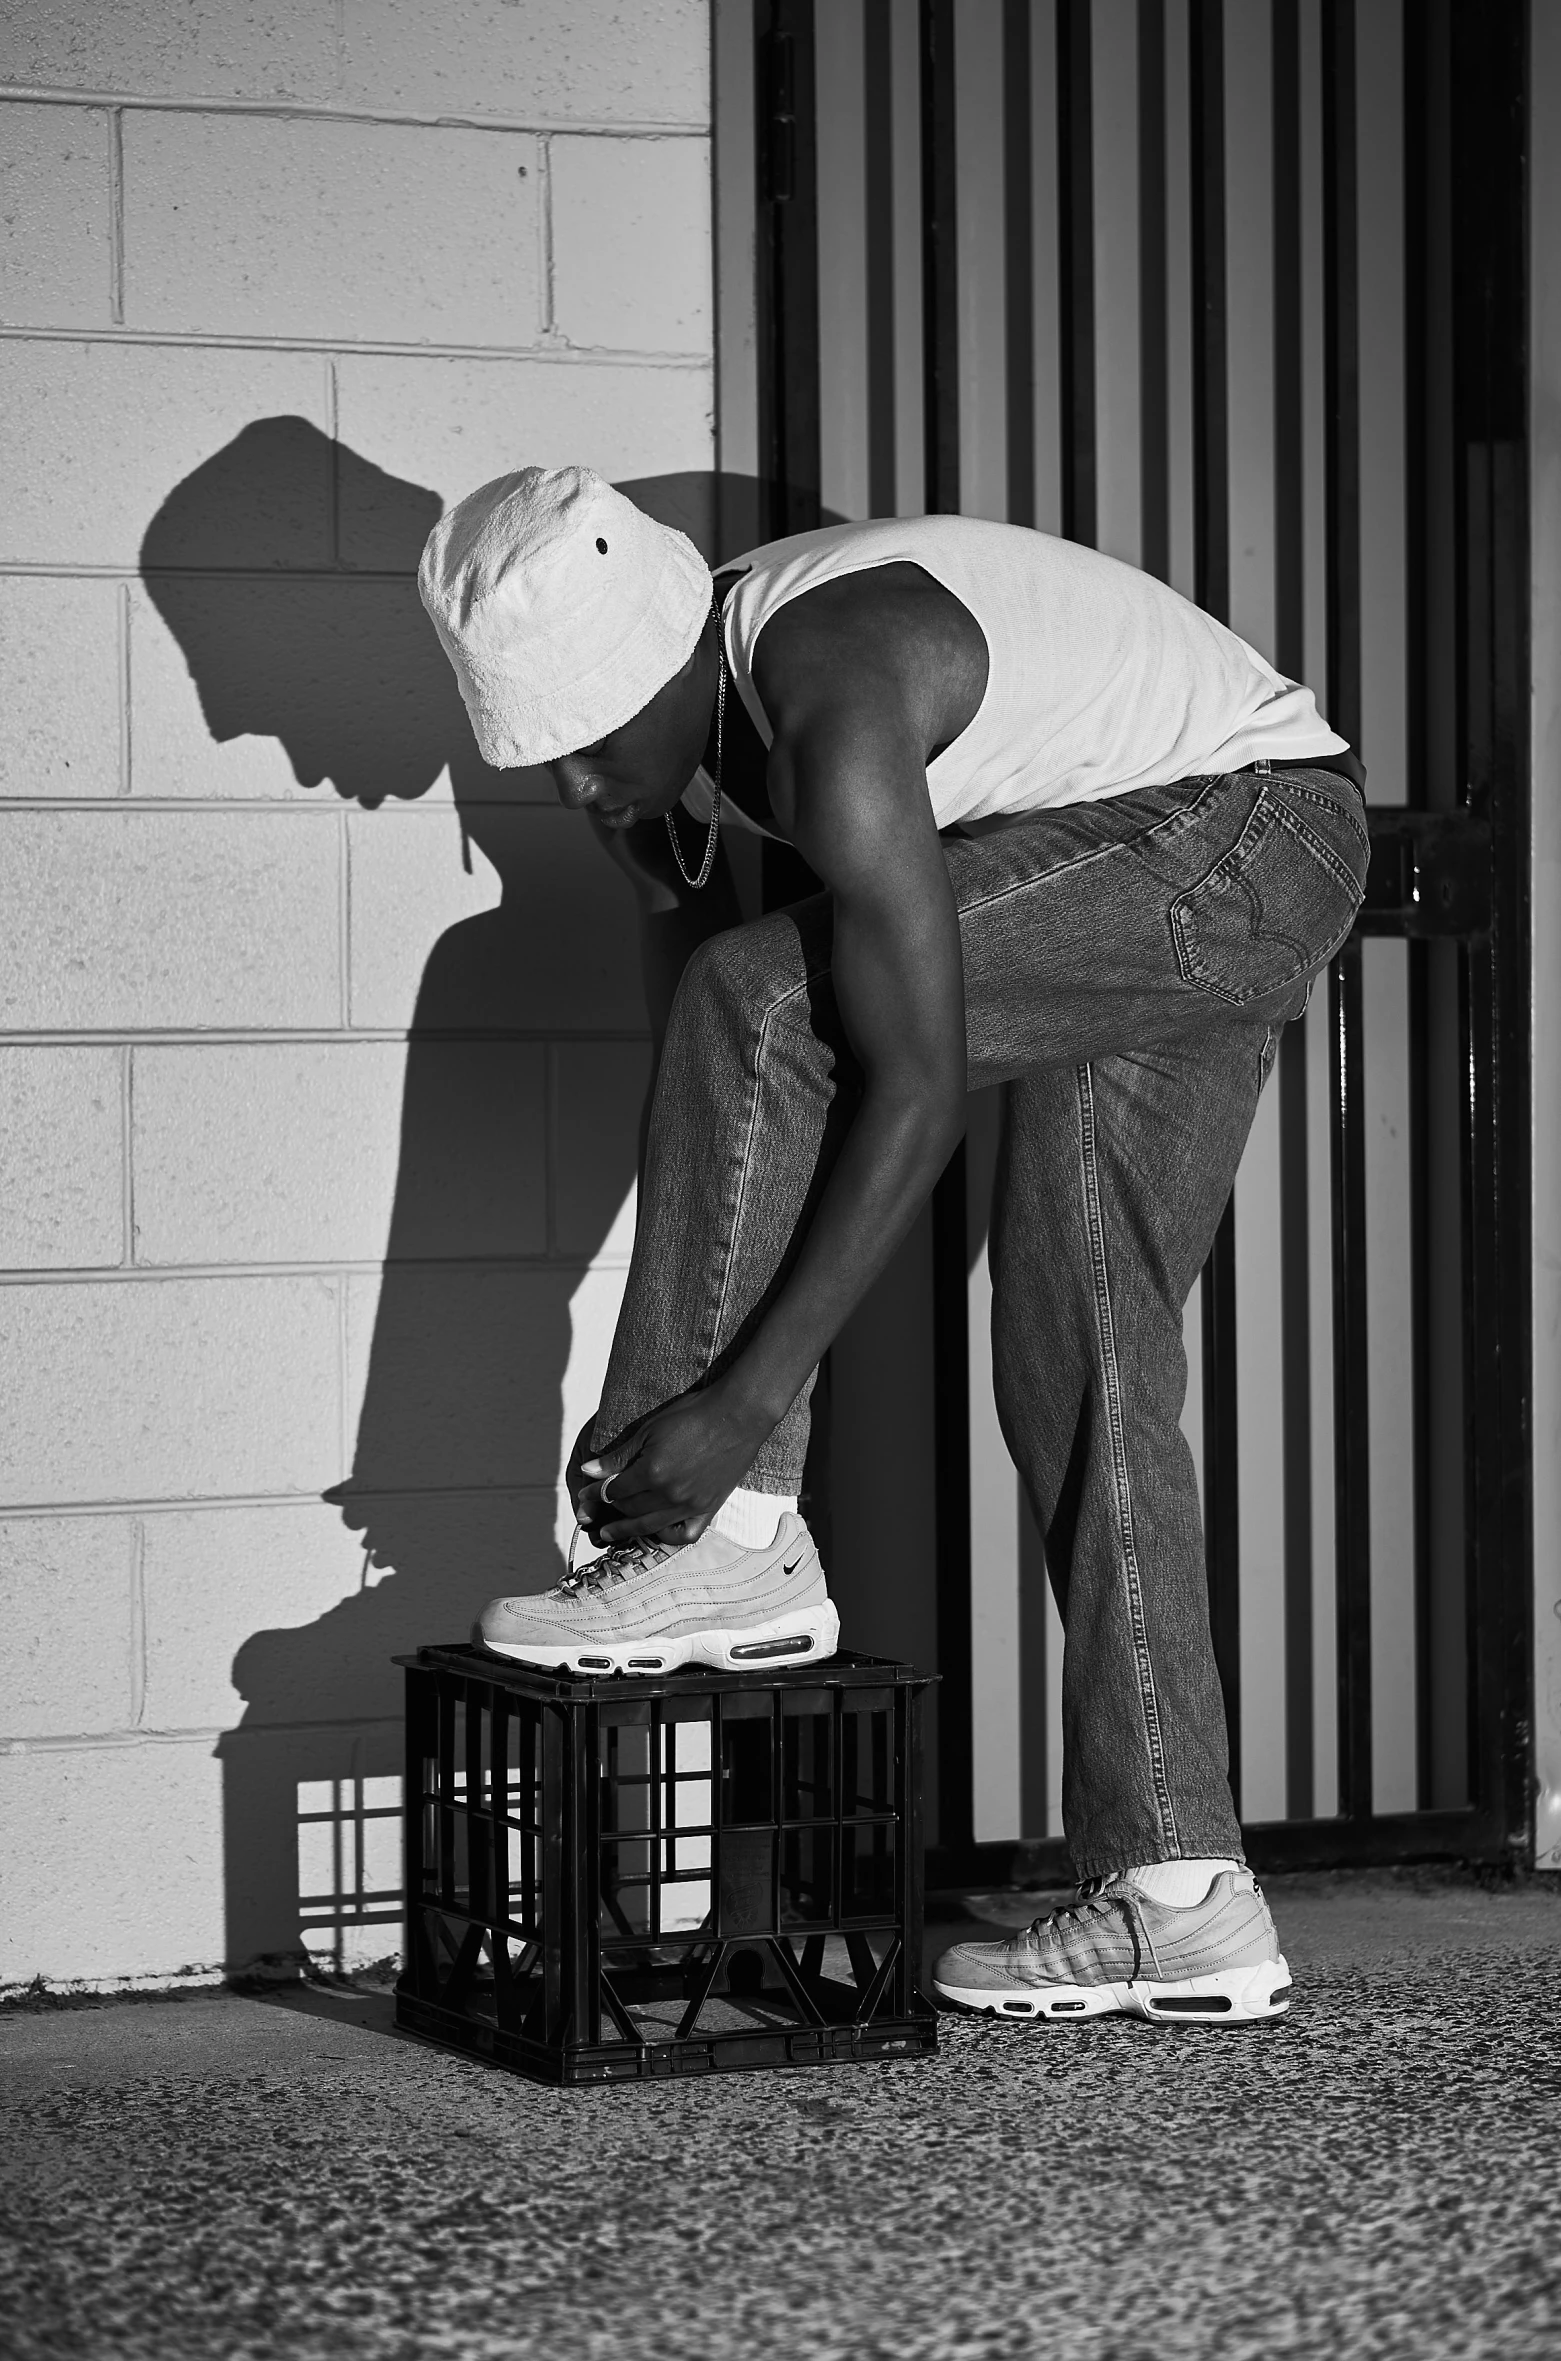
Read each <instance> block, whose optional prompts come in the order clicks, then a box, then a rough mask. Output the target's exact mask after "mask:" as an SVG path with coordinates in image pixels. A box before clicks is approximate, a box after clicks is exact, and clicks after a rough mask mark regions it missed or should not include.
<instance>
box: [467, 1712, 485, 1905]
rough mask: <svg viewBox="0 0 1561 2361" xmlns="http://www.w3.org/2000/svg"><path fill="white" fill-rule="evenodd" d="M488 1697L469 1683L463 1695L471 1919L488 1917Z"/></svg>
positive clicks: (468, 1894)
mask: <svg viewBox="0 0 1561 2361" xmlns="http://www.w3.org/2000/svg"><path fill="white" fill-rule="evenodd" d="M490 1694H491V1692H490V1691H489V1690H488V1688H487V1686H486V1684H485V1683H483V1682H481V1681H473V1682H472V1684H471V1687H470V1688H469V1690H468V1691H467V1696H466V1907H467V1909H468V1910H469V1911H470V1912H471V1914H472V1916H473V1918H486V1917H488V1915H489V1897H488V1871H489V1866H490V1863H489V1851H488V1848H489V1842H490V1835H491V1832H490V1830H489V1828H488V1827H487V1825H486V1823H485V1821H484V1818H483V1787H482V1724H483V1715H484V1713H485V1712H486V1710H487V1705H488V1699H489V1696H490Z"/></svg>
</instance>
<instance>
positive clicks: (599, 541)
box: [596, 535, 607, 557]
mask: <svg viewBox="0 0 1561 2361" xmlns="http://www.w3.org/2000/svg"><path fill="white" fill-rule="evenodd" d="M596 546H597V548H598V549H599V550H600V551H601V553H602V555H603V557H605V556H606V555H607V544H606V542H605V541H603V540H602V539H601V537H600V536H599V535H598V537H597V543H596Z"/></svg>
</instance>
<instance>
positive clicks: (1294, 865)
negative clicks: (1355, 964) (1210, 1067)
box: [1171, 790, 1365, 1008]
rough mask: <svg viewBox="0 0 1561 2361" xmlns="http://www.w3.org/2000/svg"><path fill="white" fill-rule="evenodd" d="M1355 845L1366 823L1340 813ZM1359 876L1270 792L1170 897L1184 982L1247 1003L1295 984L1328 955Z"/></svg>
mask: <svg viewBox="0 0 1561 2361" xmlns="http://www.w3.org/2000/svg"><path fill="white" fill-rule="evenodd" d="M1338 816H1339V819H1340V821H1341V822H1342V824H1343V825H1344V826H1345V827H1346V828H1348V830H1349V833H1350V836H1351V840H1352V843H1351V849H1352V850H1354V849H1355V840H1356V839H1359V838H1361V836H1362V831H1361V830H1360V829H1359V828H1357V827H1354V826H1352V825H1351V824H1350V823H1349V822H1347V821H1344V820H1343V815H1342V814H1340V815H1338ZM1360 859H1361V875H1360V876H1359V877H1357V875H1356V874H1355V872H1354V870H1353V869H1352V867H1351V866H1350V864H1349V863H1348V862H1347V861H1346V860H1345V859H1344V858H1342V857H1341V855H1340V854H1339V853H1338V852H1335V850H1334V849H1333V847H1332V846H1331V845H1329V844H1327V843H1325V842H1324V840H1323V838H1322V837H1321V836H1320V835H1319V834H1318V833H1317V831H1316V830H1315V829H1313V828H1310V827H1308V825H1307V823H1306V822H1305V820H1303V819H1302V818H1301V817H1300V816H1299V815H1298V814H1297V813H1295V812H1294V811H1292V810H1290V809H1288V808H1287V807H1286V806H1285V805H1284V804H1282V803H1281V802H1280V801H1279V800H1278V799H1277V797H1275V796H1274V795H1273V793H1272V792H1271V791H1267V790H1265V791H1264V792H1263V793H1262V794H1260V795H1259V797H1258V800H1257V805H1256V807H1255V809H1254V811H1253V813H1252V816H1251V818H1250V819H1249V820H1248V822H1247V824H1246V826H1245V828H1243V830H1242V832H1241V835H1240V837H1239V839H1238V840H1237V842H1236V843H1235V844H1234V845H1233V846H1232V848H1231V850H1230V851H1229V852H1228V853H1227V854H1226V855H1225V857H1224V859H1223V860H1222V861H1219V862H1217V863H1216V864H1215V866H1214V867H1213V868H1212V869H1211V870H1210V871H1209V873H1208V875H1207V876H1206V877H1204V878H1201V879H1200V880H1199V882H1198V884H1197V885H1195V886H1193V887H1192V888H1191V890H1190V891H1189V892H1187V893H1185V894H1182V895H1179V896H1178V898H1177V900H1176V901H1174V902H1173V903H1172V905H1171V931H1172V933H1173V934H1174V936H1175V938H1176V964H1177V966H1178V968H1179V969H1180V971H1181V974H1182V977H1183V980H1184V981H1185V982H1186V983H1189V984H1196V985H1198V986H1199V987H1200V988H1201V989H1202V990H1203V991H1205V992H1212V993H1214V994H1215V995H1216V997H1217V998H1219V999H1221V1000H1228V1001H1229V1002H1231V1003H1232V1005H1233V1006H1235V1007H1238V1008H1239V1007H1241V1006H1242V1005H1243V1004H1244V1003H1245V1002H1247V1001H1249V1000H1261V999H1263V998H1264V997H1265V996H1266V995H1267V994H1269V993H1271V992H1281V991H1283V990H1284V988H1285V986H1286V985H1287V984H1294V983H1299V982H1300V980H1301V978H1302V977H1303V976H1306V975H1310V974H1312V973H1313V972H1314V971H1315V970H1316V969H1317V968H1319V967H1321V966H1322V964H1323V962H1324V960H1326V959H1328V958H1330V957H1331V956H1332V954H1333V953H1334V952H1335V951H1336V950H1337V949H1338V947H1339V945H1340V944H1341V943H1342V942H1343V940H1344V938H1345V936H1346V935H1347V934H1348V933H1349V931H1350V928H1351V927H1352V926H1353V925H1354V923H1355V913H1356V911H1357V910H1358V909H1359V908H1360V904H1361V894H1362V890H1363V882H1362V881H1363V878H1364V874H1365V864H1364V853H1363V851H1362V853H1361V855H1360Z"/></svg>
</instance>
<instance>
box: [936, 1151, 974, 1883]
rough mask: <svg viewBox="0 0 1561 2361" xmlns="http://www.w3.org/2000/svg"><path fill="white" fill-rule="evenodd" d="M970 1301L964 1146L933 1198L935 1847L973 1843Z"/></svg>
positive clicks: (945, 1172)
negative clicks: (936, 1697) (935, 1613)
mask: <svg viewBox="0 0 1561 2361" xmlns="http://www.w3.org/2000/svg"><path fill="white" fill-rule="evenodd" d="M969 1320H970V1301H969V1294H968V1290H967V1286H966V1261H965V1143H964V1141H963V1140H961V1142H960V1144H959V1146H958V1147H957V1148H956V1149H955V1150H954V1153H953V1155H952V1156H951V1157H950V1158H949V1161H948V1165H947V1167H946V1169H945V1171H944V1174H943V1178H942V1179H941V1180H940V1181H939V1183H938V1185H937V1187H936V1188H935V1189H934V1191H933V1193H932V1334H933V1353H934V1357H935V1367H934V1370H933V1422H934V1424H933V1434H934V1453H935V1457H936V1470H935V1480H936V1497H937V1525H938V1606H937V1629H938V1674H939V1682H938V1842H939V1844H940V1845H942V1846H944V1847H946V1848H947V1847H962V1846H964V1845H967V1844H970V1843H972V1842H973V1841H974V1837H975V1798H974V1792H973V1782H974V1776H975V1769H974V1764H975V1754H974V1738H975V1731H974V1705H973V1699H972V1695H971V1681H972V1676H973V1669H974V1665H973V1655H974V1651H973V1646H972V1639H971V1628H970V1606H971V1562H970V1331H969Z"/></svg>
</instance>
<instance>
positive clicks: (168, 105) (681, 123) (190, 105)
mask: <svg viewBox="0 0 1561 2361" xmlns="http://www.w3.org/2000/svg"><path fill="white" fill-rule="evenodd" d="M7 102H9V103H11V104H12V105H19V106H30V107H49V106H54V107H96V108H105V107H120V108H123V109H124V110H125V111H126V112H127V113H130V114H141V115H258V116H261V117H262V118H268V119H269V120H271V121H272V122H277V123H386V124H389V125H391V126H393V127H400V128H402V129H405V130H410V131H419V130H421V131H522V132H529V133H530V134H531V135H532V136H533V137H534V138H538V139H540V138H543V137H544V136H546V135H547V134H549V133H555V132H556V133H559V134H562V135H564V136H569V135H571V134H573V135H576V136H578V137H579V138H582V139H625V140H627V139H705V140H707V139H709V137H710V124H709V122H708V120H706V121H705V122H702V123H700V122H695V121H694V120H693V119H692V118H691V117H689V116H683V115H679V116H673V117H670V118H669V119H668V120H667V121H666V122H660V123H658V122H656V121H654V120H652V119H650V118H645V119H643V120H642V119H640V118H638V117H635V118H633V119H625V120H622V121H618V120H614V119H612V118H610V117H603V116H595V115H581V116H578V117H574V116H566V115H468V114H462V113H460V112H459V111H458V110H457V111H449V112H444V113H441V114H437V115H436V114H429V113H426V112H419V111H418V110H416V109H413V108H393V107H341V106H325V105H318V104H314V103H312V102H311V101H310V100H308V99H274V98H273V99H260V98H200V97H176V96H173V95H171V94H170V95H166V96H165V95H163V94H161V93H159V94H156V95H149V94H147V93H145V92H137V91H127V90H56V89H51V88H49V87H48V86H47V85H41V84H32V83H28V82H7V83H5V84H3V85H0V106H3V105H5V104H6V103H7Z"/></svg>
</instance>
